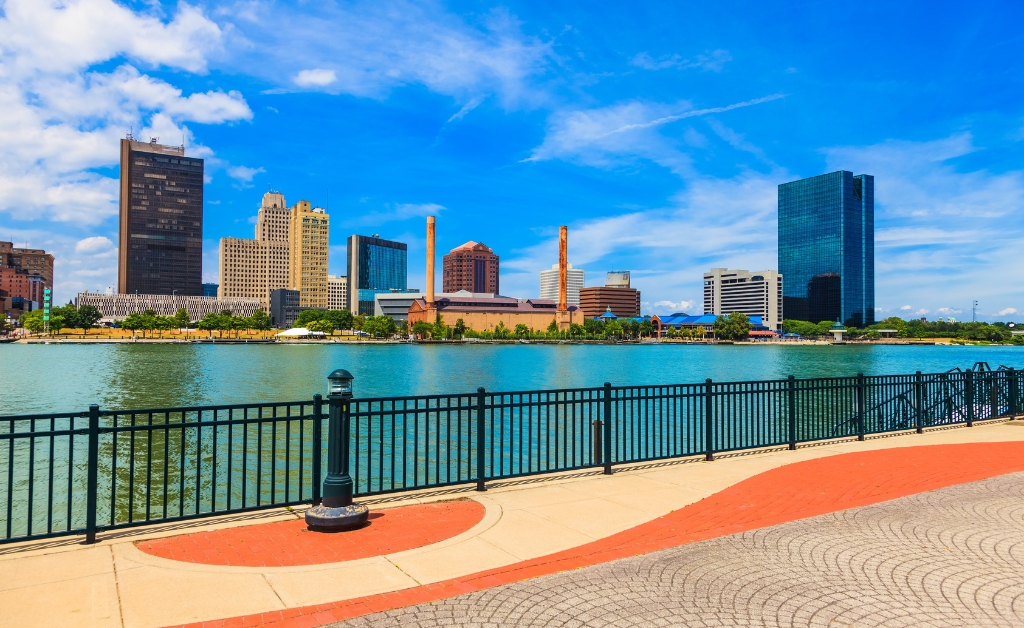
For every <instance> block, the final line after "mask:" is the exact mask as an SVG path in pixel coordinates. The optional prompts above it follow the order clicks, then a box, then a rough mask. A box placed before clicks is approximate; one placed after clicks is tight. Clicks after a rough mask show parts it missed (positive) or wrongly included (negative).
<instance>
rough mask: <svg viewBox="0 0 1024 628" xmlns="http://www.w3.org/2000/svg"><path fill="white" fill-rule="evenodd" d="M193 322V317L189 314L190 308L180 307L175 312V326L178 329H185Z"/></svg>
mask: <svg viewBox="0 0 1024 628" xmlns="http://www.w3.org/2000/svg"><path fill="white" fill-rule="evenodd" d="M191 324H192V317H191V316H189V315H188V310H186V309H185V308H183V307H182V308H178V311H177V312H175V313H174V326H175V327H177V328H178V329H185V328H187V327H188V326H189V325H191Z"/></svg>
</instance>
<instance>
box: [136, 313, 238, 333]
mask: <svg viewBox="0 0 1024 628" xmlns="http://www.w3.org/2000/svg"><path fill="white" fill-rule="evenodd" d="M127 320H128V319H125V321H127ZM220 324H221V321H220V315H219V314H214V313H213V312H210V313H209V314H207V315H206V316H204V317H203V320H201V321H199V322H198V323H196V329H198V330H200V331H208V332H210V338H213V332H214V331H215V330H218V329H220Z"/></svg>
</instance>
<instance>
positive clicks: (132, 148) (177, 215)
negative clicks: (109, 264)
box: [117, 136, 204, 296]
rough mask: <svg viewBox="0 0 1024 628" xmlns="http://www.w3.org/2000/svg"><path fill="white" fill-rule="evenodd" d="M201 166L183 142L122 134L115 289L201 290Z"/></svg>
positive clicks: (194, 292)
mask: <svg viewBox="0 0 1024 628" xmlns="http://www.w3.org/2000/svg"><path fill="white" fill-rule="evenodd" d="M203 168H204V163H203V160H202V159H197V158H195V157H186V156H185V147H184V146H164V145H162V144H158V143H157V140H156V139H153V140H152V141H150V142H137V141H135V140H134V139H133V138H132V137H130V136H129V137H128V138H127V139H123V140H121V221H120V228H119V235H118V239H119V242H118V260H117V291H118V292H119V293H121V294H134V293H138V294H180V295H188V296H202V294H203V286H202V283H203Z"/></svg>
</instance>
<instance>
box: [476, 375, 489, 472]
mask: <svg viewBox="0 0 1024 628" xmlns="http://www.w3.org/2000/svg"><path fill="white" fill-rule="evenodd" d="M484 392H485V391H484V388H483V386H481V387H480V388H477V389H476V490H478V491H486V490H487V487H486V486H485V485H484V482H485V481H486V477H485V474H484V469H485V467H484V463H485V461H486V459H485V457H484V455H485V453H486V451H485V450H486V447H487V438H486V436H487V432H486V431H485V420H484V419H485V415H484Z"/></svg>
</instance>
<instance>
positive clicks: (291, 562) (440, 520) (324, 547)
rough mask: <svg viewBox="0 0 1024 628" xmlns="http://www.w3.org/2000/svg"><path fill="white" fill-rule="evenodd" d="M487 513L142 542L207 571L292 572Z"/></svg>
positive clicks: (414, 542)
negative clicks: (350, 527) (338, 529)
mask: <svg viewBox="0 0 1024 628" xmlns="http://www.w3.org/2000/svg"><path fill="white" fill-rule="evenodd" d="M484 512H485V508H484V506H483V505H482V504H480V503H479V502H476V501H473V500H470V499H461V500H457V501H450V502H441V503H435V504H418V505H415V506H403V507H400V508H391V509H387V510H379V511H372V510H371V511H370V521H369V524H368V525H366V526H364V527H362V528H359V529H358V530H350V531H348V532H335V533H330V534H328V533H323V532H310V531H309V530H307V529H306V522H305V521H303V520H302V519H296V520H294V521H279V522H275V523H263V524H257V525H250V526H242V527H238V528H227V529H224V530H212V531H209V532H197V533H195V534H182V535H179V536H171V537H167V538H162V539H154V540H152V541H142V542H140V543H138V544H137V546H138V548H139V549H140V550H142V551H143V552H146V553H147V554H152V555H154V556H160V557H162V558H169V559H171V560H180V561H185V562H191V563H200V564H204V565H231V566H235V567H292V566H296V565H319V564H323V563H336V562H341V561H345V560H355V559H358V558H369V557H371V556H381V555H383V554H392V553H394V552H401V551H403V550H409V549H414V548H417V547H423V546H425V545H431V544H433V543H437V542H439V541H443V540H445V539H449V538H451V537H453V536H457V535H459V534H462V533H463V532H465V531H466V530H469V529H470V528H472V527H473V526H475V525H476V524H478V523H480V521H481V520H482V519H483V518H484Z"/></svg>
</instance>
